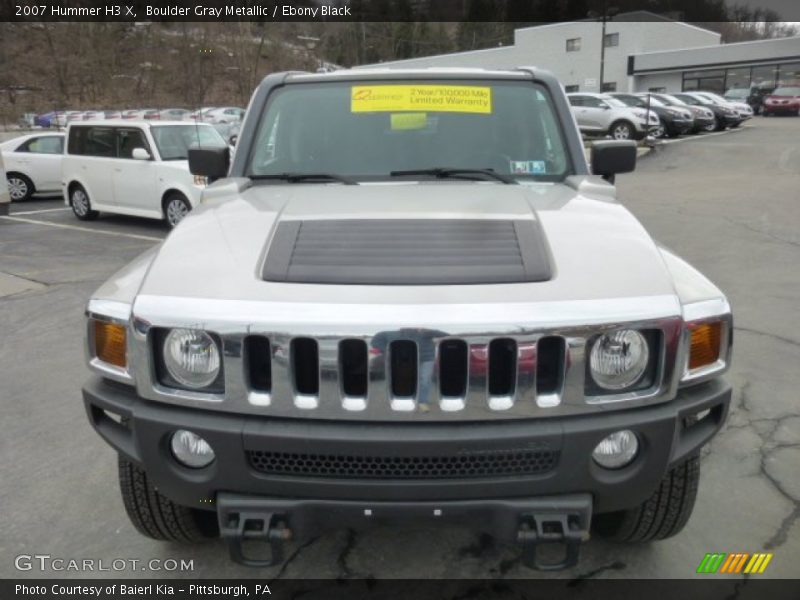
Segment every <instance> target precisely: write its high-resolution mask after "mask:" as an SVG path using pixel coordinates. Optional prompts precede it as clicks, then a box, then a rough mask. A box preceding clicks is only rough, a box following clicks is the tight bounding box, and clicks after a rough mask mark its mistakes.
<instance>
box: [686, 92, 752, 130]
mask: <svg viewBox="0 0 800 600" xmlns="http://www.w3.org/2000/svg"><path fill="white" fill-rule="evenodd" d="M673 96H675V97H676V98H677V99H678V100H682V101H683V102H686V104H689V105H691V106H702V107H703V108H707V109H709V110H710V111H711V112H713V113H714V124H713V126H712V127H709V128H708V129H707V131H722V130H723V129H725V128H726V127H738V126H739V125H740V124H741V122H742V117H741V116H739V112H738V111H737V110H736V109H735V108H733V107H732V106H723V105H721V104H716V103H715V102H712V101H711V100H709V99H708V98H705V97H703V96H695V95H694V94H692V93H690V92H681V93H680V94H673Z"/></svg>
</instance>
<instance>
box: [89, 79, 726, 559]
mask: <svg viewBox="0 0 800 600" xmlns="http://www.w3.org/2000/svg"><path fill="white" fill-rule="evenodd" d="M635 161H636V145H635V144H634V143H633V142H631V141H616V140H609V141H600V142H597V143H596V144H595V145H594V146H593V147H592V156H591V170H590V168H589V164H587V161H586V158H585V156H584V150H583V144H582V140H581V137H580V133H579V131H578V128H577V127H576V126H575V121H574V119H573V117H572V115H571V112H570V106H569V104H568V102H567V98H566V96H565V95H564V93H563V91H562V88H561V85H560V84H559V82H558V81H557V80H556V79H555V78H554V77H553V76H552V75H551V74H549V73H547V72H545V71H541V70H539V69H535V68H521V69H517V70H513V71H482V70H477V69H476V70H458V71H454V70H449V69H439V70H437V69H420V70H414V71H411V70H409V71H402V72H399V71H391V70H386V69H377V70H358V71H337V72H335V73H324V74H323V73H275V74H272V75H269V76H268V77H266V78H265V79H264V80H263V81H262V83H261V84H260V86H259V87H258V89H257V90H256V92H255V94H254V95H253V99H252V101H251V104H250V108H249V110H248V114H247V116H246V117H245V120H244V122H243V124H242V128H241V131H240V134H239V148H238V149H237V151H236V152H235V154H234V155H233V158H232V160H231V156H230V152H229V149H228V148H225V147H221V148H209V147H202V148H192V149H190V150H189V164H190V168H191V170H192V172H193V173H194V175H196V176H198V177H207V178H208V179H209V180H216V181H215V182H214V183H212V184H211V185H210V186H208V187H207V188H206V189H205V190H204V192H203V201H202V202H201V204H200V205H198V206H197V207H196V208H195V210H193V211H192V212H191V213H189V215H188V216H187V217H186V218H185V219H184V220H183V221H182V222H181V224H180V225H179V226H178V227H177V228H175V230H173V231H172V233H171V234H170V235H169V237H167V238H166V240H164V241H163V243H161V244H160V245H159V246H158V247H156V248H153V249H152V250H150V251H149V252H147V253H145V254H144V255H142V256H140V257H139V258H137V259H135V260H134V261H133V262H132V263H131V264H129V265H128V266H127V267H125V268H124V269H123V270H122V271H120V272H118V273H117V274H116V275H114V276H113V277H112V278H111V279H110V280H109V281H108V282H106V283H105V284H104V285H103V286H101V287H100V288H99V289H98V290H97V291H96V292H95V293H94V294H93V295H92V297H91V299H90V300H89V304H88V309H87V315H88V326H87V330H86V331H87V332H88V337H87V346H86V348H87V356H88V364H89V367H90V369H91V370H92V371H93V373H94V374H95V377H94V378H92V379H91V380H90V381H89V382H88V383H87V384H86V385H85V387H84V389H83V396H84V401H85V403H86V405H87V414H88V417H89V419H90V421H91V423H92V425H93V426H94V427H95V428H96V429H97V431H98V432H99V434H100V435H101V436H102V437H103V439H104V440H105V441H107V442H108V443H109V444H111V445H112V446H113V447H114V448H115V449H116V451H117V452H118V453H119V484H120V486H121V489H122V496H123V500H124V502H125V506H126V509H127V511H128V514H129V516H130V518H131V520H132V522H133V523H134V525H135V526H136V527H137V529H138V530H139V531H140V532H141V533H143V534H144V535H147V536H150V537H153V538H157V539H162V540H164V539H166V540H175V539H181V540H183V541H192V540H198V541H199V540H202V539H204V538H208V537H213V536H217V535H221V536H222V537H223V538H225V540H226V541H227V542H228V546H229V549H230V552H231V556H232V557H233V558H234V559H235V560H237V561H239V562H241V563H244V564H248V565H257V566H265V565H271V564H276V563H277V562H279V561H281V553H282V549H283V545H284V542H285V540H287V539H295V540H303V539H307V538H308V537H309V536H316V535H319V533H320V532H321V531H323V530H325V529H327V528H341V527H354V528H362V527H369V526H371V525H372V524H373V523H375V522H376V521H380V522H385V521H392V520H403V519H409V518H415V519H419V520H431V521H446V520H450V519H452V520H456V521H460V522H463V523H465V524H467V525H469V526H471V527H473V528H475V529H477V530H479V531H485V532H487V533H490V534H491V535H493V536H495V537H498V538H500V539H502V540H505V541H508V542H513V543H519V544H521V545H522V547H523V552H522V557H523V558H522V560H523V563H524V564H526V565H528V566H531V567H534V568H549V569H554V568H565V567H569V566H572V565H574V564H575V563H576V562H577V560H578V552H579V547H580V544H581V542H582V541H583V540H585V539H587V538H588V536H589V529H590V526H593V527H594V529H595V530H596V531H597V533H599V534H601V535H603V536H606V537H609V538H613V539H616V540H621V541H626V542H644V541H650V540H655V539H662V538H665V537H669V536H672V535H675V534H677V533H678V532H679V531H680V530H681V529H682V528H683V527H684V525H685V524H686V522H687V520H688V519H689V515H690V514H691V512H692V509H693V506H694V503H695V498H696V491H697V484H698V478H699V466H698V465H699V460H700V458H699V454H700V449H701V447H702V446H703V445H704V444H706V443H707V442H708V441H709V440H710V439H711V438H712V437H713V436H714V434H715V433H716V432H717V431H718V430H719V428H720V427H721V426H722V424H723V422H724V421H725V418H726V415H727V412H728V406H729V403H730V398H731V388H730V386H729V385H728V384H727V383H726V382H725V381H724V379H723V378H722V377H721V375H722V374H723V373H724V372H725V371H726V369H727V368H728V365H729V363H730V346H731V340H732V320H731V309H730V306H729V305H728V302H727V300H726V298H725V295H724V294H723V293H722V292H721V291H720V290H719V289H718V288H717V287H716V286H714V284H713V283H711V282H710V281H709V280H708V279H706V278H705V277H704V276H703V275H701V274H700V273H699V272H698V271H697V270H695V269H694V268H693V267H691V266H690V265H689V264H687V263H686V262H685V261H683V260H682V259H680V258H679V257H678V256H676V255H675V254H674V253H672V252H671V251H669V250H667V249H665V248H663V247H661V246H659V245H658V244H657V243H656V242H655V241H654V240H653V239H652V238H651V237H650V236H649V235H648V234H647V232H646V231H645V230H644V228H643V227H642V225H641V223H639V221H638V220H637V219H636V218H635V217H634V216H633V215H632V214H631V213H630V212H629V211H628V210H627V209H626V208H625V207H624V205H623V204H621V203H620V202H619V201H618V200H617V198H616V188H615V187H614V185H613V183H611V181H612V180H613V178H614V176H615V175H616V174H618V173H624V172H628V171H630V170H632V169H633V168H634V166H635ZM187 257H190V259H187ZM141 498H151V499H153V501H152V502H143V501H141ZM167 513H168V514H169V515H170V518H169V519H165V518H163V517H162V515H163V514H167ZM642 523H647V526H642V525H641V524H642ZM245 540H248V541H253V540H260V541H263V542H268V544H269V545H268V546H267V547H268V548H269V549H270V551H271V556H261V557H258V558H257V557H254V556H252V554H251V553H250V552H247V551H246V550H245V548H244V544H243V542H244V541H245ZM551 542H553V543H558V544H561V545H562V548H564V547H565V553H564V555H563V556H561V557H555V560H553V556H552V555H550V558H549V559H545V558H544V557H543V556H542V555H541V553H539V552H538V549H539V547H540V545H541V544H544V543H551Z"/></svg>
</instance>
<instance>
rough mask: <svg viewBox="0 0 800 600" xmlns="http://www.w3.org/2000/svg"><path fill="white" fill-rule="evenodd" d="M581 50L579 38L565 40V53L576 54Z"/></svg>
mask: <svg viewBox="0 0 800 600" xmlns="http://www.w3.org/2000/svg"><path fill="white" fill-rule="evenodd" d="M580 49H581V38H572V39H570V40H567V52H577V51H578V50H580Z"/></svg>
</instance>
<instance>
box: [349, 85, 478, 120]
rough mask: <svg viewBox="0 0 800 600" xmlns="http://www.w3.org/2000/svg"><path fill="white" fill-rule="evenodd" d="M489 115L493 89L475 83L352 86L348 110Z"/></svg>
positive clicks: (355, 111)
mask: <svg viewBox="0 0 800 600" xmlns="http://www.w3.org/2000/svg"><path fill="white" fill-rule="evenodd" d="M404 110H417V111H428V112H460V113H477V114H487V115H488V114H491V112H492V88H490V87H481V86H474V85H354V86H353V87H352V90H351V95H350V111H351V112H354V113H360V112H395V111H404Z"/></svg>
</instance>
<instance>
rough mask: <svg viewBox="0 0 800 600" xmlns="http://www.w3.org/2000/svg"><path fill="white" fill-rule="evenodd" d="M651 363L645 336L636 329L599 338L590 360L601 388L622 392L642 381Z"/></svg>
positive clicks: (594, 375)
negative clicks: (649, 362)
mask: <svg viewBox="0 0 800 600" xmlns="http://www.w3.org/2000/svg"><path fill="white" fill-rule="evenodd" d="M649 359H650V351H649V349H648V346H647V340H645V338H644V336H643V335H642V334H641V333H639V332H638V331H634V330H633V329H621V330H619V331H615V332H613V333H607V334H604V335H601V336H600V337H599V338H597V340H596V341H595V343H594V345H593V346H592V351H591V354H590V356H589V369H590V371H591V374H592V379H594V381H595V383H597V385H599V386H600V387H602V388H605V389H607V390H622V389H625V388H628V387H631V386H632V385H633V384H634V383H636V382H637V381H638V380H639V378H640V377H641V376H642V374H644V372H645V369H647V363H648V361H649Z"/></svg>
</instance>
